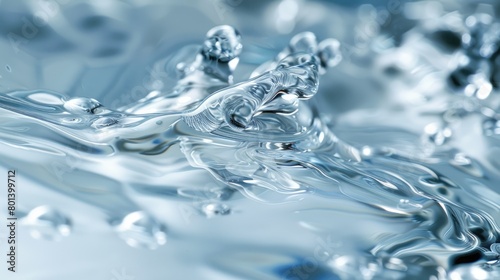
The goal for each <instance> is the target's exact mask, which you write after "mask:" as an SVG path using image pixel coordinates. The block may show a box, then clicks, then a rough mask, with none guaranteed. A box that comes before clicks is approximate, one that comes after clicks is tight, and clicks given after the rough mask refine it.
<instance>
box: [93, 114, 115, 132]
mask: <svg viewBox="0 0 500 280" xmlns="http://www.w3.org/2000/svg"><path fill="white" fill-rule="evenodd" d="M117 123H118V120H117V119H115V118H110V117H102V118H98V119H97V120H95V121H94V122H93V123H92V127H93V128H96V129H100V128H105V127H108V126H112V125H114V124H117Z"/></svg>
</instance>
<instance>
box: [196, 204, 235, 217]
mask: <svg viewBox="0 0 500 280" xmlns="http://www.w3.org/2000/svg"><path fill="white" fill-rule="evenodd" d="M201 210H202V211H203V213H204V214H205V215H206V216H207V217H208V218H213V217H215V216H224V215H228V214H230V213H231V208H229V206H227V205H226V204H223V203H208V204H205V205H203V206H202V207H201Z"/></svg>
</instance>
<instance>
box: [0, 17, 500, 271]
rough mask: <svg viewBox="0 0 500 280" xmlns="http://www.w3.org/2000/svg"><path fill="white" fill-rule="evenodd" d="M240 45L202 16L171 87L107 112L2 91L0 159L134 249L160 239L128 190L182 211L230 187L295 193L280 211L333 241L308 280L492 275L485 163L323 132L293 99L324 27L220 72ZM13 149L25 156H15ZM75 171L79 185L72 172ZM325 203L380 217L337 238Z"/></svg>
mask: <svg viewBox="0 0 500 280" xmlns="http://www.w3.org/2000/svg"><path fill="white" fill-rule="evenodd" d="M241 48H242V45H241V43H240V34H239V33H238V32H237V31H236V30H234V29H233V28H232V27H229V26H220V27H216V28H214V29H212V30H210V31H209V32H208V33H207V38H206V39H205V42H204V43H203V45H202V46H200V47H199V49H198V53H195V54H194V58H192V59H190V60H189V61H186V62H181V63H179V65H178V67H177V68H178V69H179V72H180V75H179V80H178V83H177V84H176V86H175V87H173V90H172V91H169V92H151V93H150V95H148V96H147V97H146V98H144V99H141V100H139V101H138V102H136V103H133V104H129V105H127V106H124V107H122V108H119V109H110V108H106V107H105V106H104V105H102V104H101V103H100V102H99V101H97V100H94V99H91V98H84V97H80V98H69V97H67V96H65V95H63V94H60V93H55V92H50V91H43V90H34V91H17V92H11V93H4V94H2V95H0V101H1V102H0V107H1V109H2V110H1V114H0V118H1V119H2V122H3V125H2V127H0V130H1V131H2V133H1V136H0V137H1V138H0V141H1V144H2V146H9V147H12V148H14V152H12V150H10V151H7V150H6V149H2V156H4V157H5V158H8V159H9V160H11V161H12V162H13V163H15V164H16V165H19V166H20V165H23V166H30V167H32V168H34V170H39V169H40V167H39V166H40V165H41V164H43V163H46V162H50V163H51V164H50V167H49V168H45V169H40V170H39V171H38V173H35V174H36V176H35V180H36V181H38V182H39V183H40V184H41V185H43V186H45V187H48V188H52V189H56V190H59V191H61V192H63V193H64V194H65V195H68V196H71V197H76V198H78V199H79V200H81V201H83V202H85V203H88V204H91V205H93V206H95V207H97V208H98V209H101V210H102V211H103V212H104V213H106V215H107V216H108V218H109V220H110V221H111V222H110V226H111V228H115V230H116V231H117V233H118V235H119V236H120V237H122V238H123V239H125V240H126V242H127V243H128V244H133V246H134V247H146V248H157V247H158V246H160V245H164V244H165V243H166V238H167V237H166V236H167V235H168V226H167V227H165V225H163V224H162V223H161V222H160V221H157V220H156V218H155V217H153V216H152V215H150V214H148V213H146V211H144V210H143V209H140V208H141V207H140V206H139V205H138V204H136V203H135V202H134V198H133V197H132V196H131V195H130V194H129V193H128V191H129V190H133V191H134V192H137V193H141V194H146V195H148V196H159V197H161V198H164V199H166V200H176V201H177V200H180V201H183V202H184V203H186V202H187V203H189V202H191V201H196V203H194V204H193V203H192V205H193V207H195V208H196V209H197V213H198V214H199V215H201V216H206V217H207V218H214V217H216V216H221V217H222V216H228V215H238V213H237V211H236V212H235V211H231V208H230V206H228V205H229V204H230V202H233V204H237V203H238V200H233V197H235V196H236V193H239V194H243V195H244V196H246V197H247V198H250V199H252V200H256V201H259V202H260V203H264V204H266V203H272V204H275V205H276V207H280V206H279V205H281V203H283V202H289V203H290V204H293V205H296V206H295V207H296V209H297V210H296V211H294V212H293V213H290V214H289V215H290V216H292V217H296V218H292V219H297V222H298V224H300V225H301V227H303V228H305V229H306V230H307V231H310V232H312V233H313V234H317V235H321V234H327V235H329V236H333V237H332V238H339V242H341V243H344V244H346V245H345V247H343V249H339V250H338V251H336V253H335V254H334V253H332V252H326V251H325V252H323V253H324V254H325V256H326V257H325V258H317V259H321V261H320V264H318V267H319V268H316V269H315V270H314V273H312V274H311V275H312V276H314V275H320V274H321V275H323V274H324V275H327V276H330V277H338V278H342V279H351V278H353V277H354V278H358V276H359V275H360V274H359V273H361V272H362V271H365V272H366V273H364V274H363V275H364V276H363V277H364V278H367V279H371V278H384V277H389V278H405V277H409V276H412V275H413V276H412V277H417V276H418V275H427V276H428V277H435V279H439V278H443V279H444V277H448V276H452V275H453V273H455V274H460V275H468V274H467V273H471V271H474V270H477V269H480V270H481V271H482V272H484V273H485V275H487V276H491V277H496V276H498V275H499V273H500V261H499V260H500V255H499V254H500V251H499V250H498V248H499V243H500V228H499V223H500V212H499V211H500V210H499V201H500V194H499V190H498V189H495V187H494V186H493V184H494V182H499V181H500V177H499V176H498V174H496V173H494V172H491V171H490V170H489V169H487V168H485V167H484V166H483V165H482V164H480V163H479V162H476V161H475V160H474V159H471V158H467V157H466V156H464V155H463V154H461V153H460V151H458V150H455V149H451V148H443V149H441V148H440V147H434V148H435V152H434V153H433V154H431V155H421V156H409V155H408V153H407V151H399V150H397V149H394V148H391V147H387V146H380V145H376V144H373V143H371V142H370V141H366V142H365V145H364V146H360V145H356V146H357V147H355V146H354V145H351V144H348V143H346V142H345V141H343V140H341V139H339V137H337V136H336V135H335V133H334V132H333V131H332V129H331V128H330V127H329V126H328V123H325V120H324V119H323V118H321V116H320V115H319V114H318V112H317V110H316V108H315V107H314V106H313V105H312V104H311V103H310V102H308V101H307V100H308V99H310V98H313V97H314V95H315V94H316V93H317V92H318V88H319V80H320V77H321V75H323V74H324V73H325V72H326V71H327V70H328V69H329V68H331V67H334V66H336V65H337V64H338V63H339V62H340V59H341V54H340V51H339V43H338V41H336V40H334V39H326V40H324V41H321V42H320V43H318V42H317V40H316V37H315V35H314V34H312V33H309V32H306V33H301V34H298V35H296V36H295V37H293V38H292V39H291V40H290V43H289V46H287V47H286V48H285V49H284V50H283V51H282V52H280V53H279V54H278V55H277V56H276V58H275V59H274V60H272V61H269V62H266V63H265V64H263V65H261V66H259V67H258V68H257V69H256V70H255V71H254V72H253V73H252V75H251V77H249V78H248V79H247V80H245V81H243V82H241V83H237V84H233V82H232V80H233V79H232V75H233V71H234V69H235V68H236V66H237V63H238V55H239V54H240V52H241ZM372 144H373V145H372ZM434 145H436V146H440V144H436V143H434ZM16 151H17V152H18V153H17V154H16ZM27 154H30V155H31V156H30V158H33V155H34V156H36V160H32V161H23V160H22V158H26V157H22V156H19V155H27ZM68 158H71V159H72V160H68ZM75 162H76V164H75ZM96 167H98V168H96ZM193 170H194V171H195V172H200V174H205V173H206V172H205V171H208V173H209V174H210V175H211V177H212V178H214V179H215V180H214V182H215V183H214V185H215V186H216V187H213V188H211V189H210V190H206V189H200V188H196V187H194V188H193V187H192V186H191V185H190V184H191V182H190V181H189V180H190V179H191V178H189V179H188V178H186V176H183V174H185V172H193ZM203 172H205V173H203ZM166 174H168V176H169V178H176V179H178V182H177V183H176V184H174V183H172V181H171V180H166V177H165V175H166ZM82 178H87V180H89V181H90V182H92V184H93V187H90V186H88V185H87V186H84V185H81V184H78V183H77V181H79V180H81V179H82ZM184 181H186V183H184ZM144 182H149V183H144ZM68 186H71V187H68ZM188 186H189V187H188ZM97 194H99V195H97ZM311 197H312V198H311ZM308 199H309V200H316V199H317V201H316V203H314V204H311V203H308V202H307V201H308ZM109 201H113V202H112V203H110V202H109ZM340 202H341V203H340ZM345 203H349V205H351V206H350V208H345V206H342V205H345ZM339 211H343V212H347V213H350V214H352V215H354V217H355V220H357V221H356V222H355V223H356V224H358V223H359V224H360V225H362V224H363V223H365V222H367V221H372V220H376V221H380V222H378V224H377V226H374V227H373V228H381V229H379V230H372V229H369V228H366V233H363V232H362V233H356V234H355V235H354V236H353V237H352V240H345V239H340V238H347V237H346V236H345V235H342V233H344V234H345V233H346V232H347V233H349V230H352V229H351V228H349V227H347V228H346V229H342V228H339V227H338V226H337V224H338V223H343V222H344V221H342V220H341V218H340V217H338V216H337V215H338V212H339ZM30 215H31V214H30ZM269 215H271V216H272V215H273V213H269ZM317 215H321V216H320V217H321V219H319V221H318V217H317ZM28 216H29V215H28ZM287 219H290V217H287ZM116 221H121V222H116ZM384 222H388V223H391V222H395V223H398V224H400V225H401V226H400V227H398V229H396V230H393V228H392V226H385V225H384ZM375 223H376V222H375ZM117 225H118V226H117ZM367 227H368V226H367ZM166 228H167V229H166ZM148 234H149V235H148ZM280 234H284V235H285V234H287V233H286V232H282V233H280ZM356 242H359V243H360V244H362V245H357V246H354V245H352V244H354V243H356ZM348 244H351V245H348ZM131 246H132V245H131ZM289 246H290V247H293V245H291V244H290V245H289ZM300 259H303V258H298V260H300ZM298 260H293V261H290V262H289V263H287V265H284V266H283V267H284V268H282V271H281V272H280V273H281V275H282V277H285V278H286V277H292V276H293V275H297V273H298V272H297V270H299V271H301V272H303V271H302V270H303V268H304V267H303V266H304V264H301V262H300V261H298ZM214 262H215V264H214V266H215V267H220V266H223V265H222V264H220V263H217V260H215V261H214ZM346 263H349V264H350V265H351V267H350V268H349V267H347V268H346ZM293 271H295V272H293ZM354 271H356V272H357V273H358V274H355V272H354ZM443 271H444V272H443ZM306 274H307V273H306ZM312 276H311V277H312Z"/></svg>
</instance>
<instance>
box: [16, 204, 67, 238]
mask: <svg viewBox="0 0 500 280" xmlns="http://www.w3.org/2000/svg"><path fill="white" fill-rule="evenodd" d="M22 224H23V225H25V226H26V227H27V228H29V229H30V234H31V236H32V237H33V238H35V239H46V240H56V241H57V240H60V239H61V238H62V237H64V236H68V235H69V234H70V233H71V221H70V220H69V219H68V218H67V217H66V216H64V215H63V214H61V213H60V212H59V211H57V210H55V209H54V208H52V207H50V206H39V207H36V208H34V209H33V210H31V211H30V212H29V213H28V215H27V216H26V217H24V218H23V219H22Z"/></svg>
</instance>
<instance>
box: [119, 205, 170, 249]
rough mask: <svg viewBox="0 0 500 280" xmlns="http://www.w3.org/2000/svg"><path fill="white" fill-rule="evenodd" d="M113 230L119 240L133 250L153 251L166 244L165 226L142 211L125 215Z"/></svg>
mask: <svg viewBox="0 0 500 280" xmlns="http://www.w3.org/2000/svg"><path fill="white" fill-rule="evenodd" d="M115 230H116V231H117V233H118V235H119V236H120V238H122V239H123V240H125V242H126V243H127V244H128V245H129V246H131V247H134V248H147V249H151V250H154V249H156V248H158V247H159V246H162V245H164V244H165V243H166V242H167V234H166V228H165V226H164V225H162V224H161V223H159V222H158V221H157V220H156V219H155V218H153V217H151V216H150V215H148V214H146V213H145V212H143V211H136V212H132V213H129V214H128V215H126V216H125V217H124V218H123V220H122V221H121V223H120V224H118V225H117V226H116V228H115Z"/></svg>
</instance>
